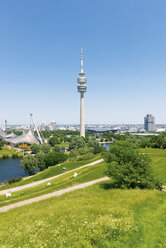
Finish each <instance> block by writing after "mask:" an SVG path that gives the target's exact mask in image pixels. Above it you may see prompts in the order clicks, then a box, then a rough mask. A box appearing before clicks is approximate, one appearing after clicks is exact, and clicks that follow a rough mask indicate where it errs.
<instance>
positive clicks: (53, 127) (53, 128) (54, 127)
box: [50, 121, 57, 130]
mask: <svg viewBox="0 0 166 248" xmlns="http://www.w3.org/2000/svg"><path fill="white" fill-rule="evenodd" d="M50 126H51V127H52V130H56V128H57V126H56V122H55V121H51V123H50Z"/></svg>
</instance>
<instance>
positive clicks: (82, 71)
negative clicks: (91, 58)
mask: <svg viewBox="0 0 166 248" xmlns="http://www.w3.org/2000/svg"><path fill="white" fill-rule="evenodd" d="M81 73H84V70H83V48H82V47H81Z"/></svg>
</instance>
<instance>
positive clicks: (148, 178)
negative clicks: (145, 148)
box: [106, 141, 162, 189]
mask: <svg viewBox="0 0 166 248" xmlns="http://www.w3.org/2000/svg"><path fill="white" fill-rule="evenodd" d="M106 161H107V163H108V168H107V175H108V176H110V177H111V178H113V179H114V180H115V184H116V185H117V186H118V187H120V188H136V187H139V188H148V189H152V188H156V189H161V187H162V184H161V182H159V181H158V180H157V179H156V178H155V177H154V175H153V172H152V168H151V166H150V159H149V157H148V156H147V155H144V154H140V153H139V152H137V151H136V150H134V148H133V146H132V145H131V144H130V143H128V142H125V141H119V142H116V143H115V144H113V145H112V146H111V151H110V152H109V153H108V154H107V156H106Z"/></svg>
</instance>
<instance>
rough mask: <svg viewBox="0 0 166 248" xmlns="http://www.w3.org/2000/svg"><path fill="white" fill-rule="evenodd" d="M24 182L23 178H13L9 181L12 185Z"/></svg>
mask: <svg viewBox="0 0 166 248" xmlns="http://www.w3.org/2000/svg"><path fill="white" fill-rule="evenodd" d="M21 180H22V178H21V177H18V178H12V179H9V180H8V184H9V185H10V184H12V183H16V182H20V181H21Z"/></svg>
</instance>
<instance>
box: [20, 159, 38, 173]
mask: <svg viewBox="0 0 166 248" xmlns="http://www.w3.org/2000/svg"><path fill="white" fill-rule="evenodd" d="M21 166H22V167H23V169H24V170H25V172H26V173H27V174H28V175H33V174H34V171H35V169H36V168H37V159H36V157H35V156H32V155H26V156H25V157H24V158H23V159H22V160H21Z"/></svg>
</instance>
